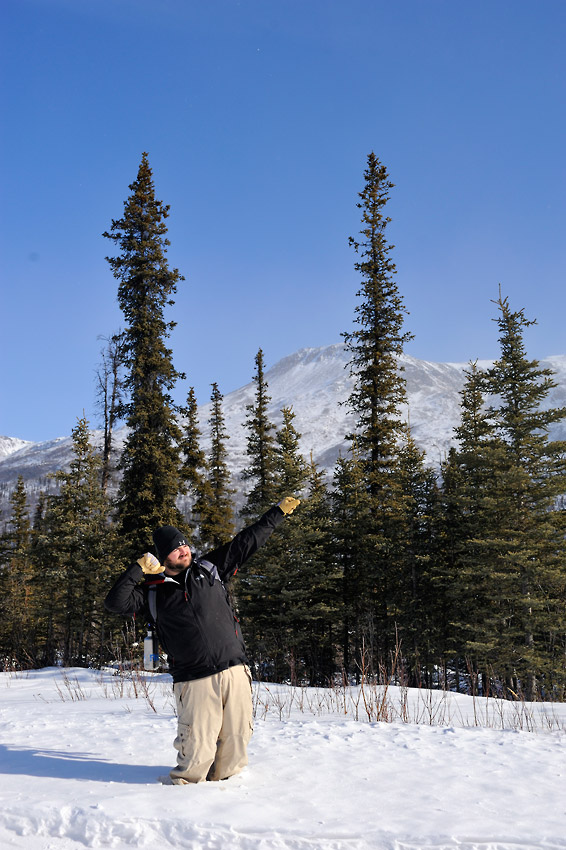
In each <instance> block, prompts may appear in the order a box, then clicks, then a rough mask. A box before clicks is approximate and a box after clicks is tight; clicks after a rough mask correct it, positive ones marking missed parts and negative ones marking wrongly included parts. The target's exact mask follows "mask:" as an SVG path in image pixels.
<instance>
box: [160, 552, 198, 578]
mask: <svg viewBox="0 0 566 850" xmlns="http://www.w3.org/2000/svg"><path fill="white" fill-rule="evenodd" d="M191 560H192V555H191V550H190V549H189V547H188V546H177V548H176V549H173V551H172V552H169V554H168V555H167V558H166V560H165V563H164V567H165V572H166V573H168V574H171V573H179V572H181V570H184V569H186V568H187V567H188V566H190V563H191Z"/></svg>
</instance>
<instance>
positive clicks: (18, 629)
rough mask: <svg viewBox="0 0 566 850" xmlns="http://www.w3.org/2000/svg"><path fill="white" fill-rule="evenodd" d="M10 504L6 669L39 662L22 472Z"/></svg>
mask: <svg viewBox="0 0 566 850" xmlns="http://www.w3.org/2000/svg"><path fill="white" fill-rule="evenodd" d="M10 505H11V508H12V512H11V518H10V520H9V521H8V524H7V530H6V533H5V534H4V535H3V539H2V549H3V552H4V556H3V561H4V566H3V567H2V569H0V653H1V657H2V663H3V667H4V669H6V668H8V669H10V668H11V667H16V668H17V669H22V668H26V667H33V666H35V665H36V662H37V654H36V644H35V632H36V604H37V599H38V596H39V593H38V588H37V586H36V585H35V583H34V571H33V564H32V561H31V557H30V550H31V523H30V519H29V512H28V506H27V494H26V489H25V484H24V479H23V477H22V476H21V475H20V476H19V477H18V481H17V484H16V487H15V489H14V491H13V493H12V495H11V497H10Z"/></svg>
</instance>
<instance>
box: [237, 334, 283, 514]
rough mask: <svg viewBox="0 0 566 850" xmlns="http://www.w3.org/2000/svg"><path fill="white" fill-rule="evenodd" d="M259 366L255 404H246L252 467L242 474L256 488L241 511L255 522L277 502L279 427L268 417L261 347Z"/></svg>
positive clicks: (257, 365) (267, 400) (258, 354)
mask: <svg viewBox="0 0 566 850" xmlns="http://www.w3.org/2000/svg"><path fill="white" fill-rule="evenodd" d="M255 364H256V372H255V375H254V376H253V382H254V383H255V385H256V395H255V401H254V403H253V404H248V405H246V410H247V411H248V415H247V417H246V422H245V424H244V427H245V428H246V429H247V431H248V439H247V452H246V453H247V456H248V458H249V464H248V466H247V467H246V468H245V469H244V470H243V471H242V478H243V480H244V481H250V482H252V485H253V486H252V489H251V490H250V492H249V493H248V495H247V498H246V504H245V506H244V508H243V509H242V512H241V513H242V516H245V517H249V518H253V519H256V518H257V517H259V516H261V514H263V513H264V512H265V511H266V510H267V509H268V508H269V507H270V506H271V505H272V504H273V503H274V501H275V500H276V493H275V467H276V449H275V435H274V432H275V426H274V425H273V423H272V422H271V421H270V420H269V417H268V407H269V402H270V401H271V399H270V397H269V395H268V393H267V390H268V384H267V381H266V380H265V376H264V371H263V369H264V364H263V351H262V350H261V348H260V349H259V351H258V353H257V354H256V357H255Z"/></svg>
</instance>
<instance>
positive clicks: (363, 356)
mask: <svg viewBox="0 0 566 850" xmlns="http://www.w3.org/2000/svg"><path fill="white" fill-rule="evenodd" d="M364 177H365V181H366V182H365V186H364V189H363V191H362V192H360V193H359V197H360V202H359V203H358V207H359V208H360V209H361V210H362V230H361V232H360V235H361V239H360V241H357V240H355V239H353V238H351V239H350V242H351V244H352V245H353V247H354V249H355V251H356V254H357V255H358V256H359V258H360V259H359V261H358V262H356V264H355V268H356V270H357V271H358V272H359V273H360V274H361V277H362V284H361V287H360V289H359V291H358V293H357V295H358V298H359V299H360V300H359V302H358V304H357V306H356V308H355V313H356V316H355V319H354V322H355V323H356V324H357V325H358V328H357V329H356V330H354V331H352V332H350V333H344V334H343V336H344V339H345V341H346V348H347V350H348V351H349V352H350V355H351V360H350V372H351V374H352V377H353V379H354V389H353V391H352V393H351V394H350V396H349V399H348V402H347V403H348V405H349V407H350V408H351V410H352V411H353V413H354V414H355V416H356V432H355V435H350V437H354V436H355V439H356V445H357V452H358V457H359V463H361V465H362V469H363V475H364V479H365V484H366V487H367V490H368V494H369V496H370V499H371V511H370V516H371V522H370V523H369V525H367V526H366V528H365V532H364V533H367V534H368V535H369V537H368V542H370V543H371V547H370V551H369V552H368V555H369V558H368V560H367V561H366V562H365V563H364V564H359V565H357V569H359V570H361V571H362V572H363V573H364V574H365V575H366V576H367V580H366V584H368V583H369V586H370V587H371V594H370V596H368V597H367V598H366V599H365V602H364V605H365V618H364V619H365V622H364V623H363V624H362V623H360V624H358V626H357V628H362V629H363V630H364V634H363V635H362V636H361V637H362V639H363V642H364V644H365V646H366V648H367V649H368V651H369V654H370V656H371V663H372V664H373V665H374V667H375V666H376V665H378V664H381V663H383V662H384V660H386V656H387V655H388V654H389V652H390V651H391V650H392V646H393V643H394V641H395V630H394V623H393V622H392V621H391V620H390V617H389V613H390V607H391V604H392V593H393V590H392V585H393V583H394V578H393V575H394V572H395V563H396V561H397V560H398V558H399V547H400V546H401V545H402V544H401V540H400V535H401V534H402V521H403V518H402V513H403V504H402V502H403V497H402V493H401V489H400V483H399V480H398V475H397V473H398V465H399V457H398V455H399V441H400V439H401V437H402V435H403V433H404V430H405V429H404V425H403V423H402V420H401V417H400V406H401V405H402V404H403V403H404V402H405V401H406V391H405V381H404V379H403V377H402V375H401V374H400V370H399V355H401V354H402V352H403V345H404V343H405V342H406V341H407V340H409V339H410V338H411V335H410V334H408V333H404V332H403V330H402V326H403V314H404V312H405V310H404V306H403V300H402V298H401V296H400V294H399V290H398V287H397V284H396V282H395V273H396V269H395V265H394V263H393V262H392V260H391V258H390V252H391V250H392V247H393V246H392V245H389V244H388V242H387V240H386V235H385V234H386V228H387V225H388V224H389V222H390V219H389V218H388V217H387V216H386V215H385V206H386V204H387V201H388V200H389V192H390V190H391V189H392V188H393V183H391V182H390V180H389V176H388V174H387V170H386V168H385V166H383V165H382V164H381V163H380V162H379V160H378V158H377V157H376V156H375V154H374V153H371V154H370V155H369V156H368V161H367V168H366V171H365V173H364ZM357 642H358V643H359V639H358V640H357Z"/></svg>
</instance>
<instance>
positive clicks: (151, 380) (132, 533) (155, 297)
mask: <svg viewBox="0 0 566 850" xmlns="http://www.w3.org/2000/svg"><path fill="white" fill-rule="evenodd" d="M130 190H131V194H130V196H129V198H128V199H127V201H126V202H125V204H124V214H123V216H122V218H120V219H118V220H116V221H113V222H112V226H111V228H110V232H107V233H105V234H104V236H106V237H107V238H108V239H111V240H112V241H113V242H115V243H116V245H117V247H118V248H119V249H120V253H119V255H118V256H116V257H107V260H108V262H109V264H110V266H111V268H112V272H113V274H114V277H116V279H117V280H118V282H119V284H118V302H119V304H120V307H121V309H122V311H123V313H124V317H125V320H126V327H125V330H124V359H125V364H126V368H127V375H126V379H125V388H126V391H127V393H128V400H127V402H125V403H124V404H122V405H121V407H120V415H121V416H122V417H123V418H124V419H125V422H126V424H127V426H128V428H129V429H130V430H129V435H128V438H127V440H126V443H125V446H124V452H123V455H122V459H121V468H122V482H121V487H120V497H119V500H118V518H119V522H120V527H121V533H122V535H124V536H125V538H126V539H127V542H128V543H129V544H130V547H131V549H132V551H134V552H137V551H140V549H143V548H144V547H147V548H149V547H150V546H151V533H152V530H153V529H154V528H155V527H156V526H158V525H162V524H169V523H170V524H173V525H182V517H181V516H180V514H179V512H178V511H177V508H176V498H177V493H178V491H179V466H180V459H179V447H178V446H179V442H180V440H181V433H180V430H179V427H178V425H177V422H176V419H175V410H176V409H175V405H174V403H173V400H172V397H171V391H172V389H173V387H174V385H175V382H176V381H177V379H178V378H180V377H183V376H182V375H181V374H180V373H179V372H177V371H176V369H175V368H174V366H173V362H172V353H171V350H170V349H169V348H167V347H166V345H165V341H166V339H167V338H168V337H169V335H170V332H171V330H172V328H173V327H174V325H175V323H174V322H166V320H165V316H164V311H165V307H166V306H171V305H172V304H173V303H174V302H173V300H172V296H173V295H174V293H175V292H176V288H177V283H178V282H179V281H180V280H183V278H182V276H181V275H180V274H179V271H178V270H177V269H173V270H171V269H169V266H168V263H167V258H166V253H167V247H168V245H169V244H170V243H169V240H168V239H167V238H166V235H165V234H166V233H167V226H166V224H165V220H166V218H167V217H168V214H169V207H168V206H164V205H163V203H162V202H161V201H159V200H157V199H156V197H155V189H154V183H153V176H152V171H151V168H150V166H149V162H148V157H147V154H146V153H144V154H143V156H142V161H141V164H140V167H139V170H138V175H137V178H136V180H135V181H134V182H133V183H132V184H131V185H130Z"/></svg>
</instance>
